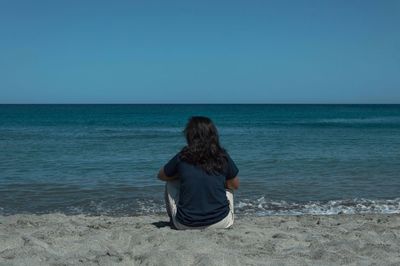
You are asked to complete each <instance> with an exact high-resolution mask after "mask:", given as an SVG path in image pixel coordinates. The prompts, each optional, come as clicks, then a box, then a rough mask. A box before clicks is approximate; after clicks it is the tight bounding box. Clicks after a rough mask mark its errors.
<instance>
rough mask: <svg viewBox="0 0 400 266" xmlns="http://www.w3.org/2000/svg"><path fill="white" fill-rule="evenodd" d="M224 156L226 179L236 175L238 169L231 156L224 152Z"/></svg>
mask: <svg viewBox="0 0 400 266" xmlns="http://www.w3.org/2000/svg"><path fill="white" fill-rule="evenodd" d="M226 157H227V159H228V165H227V170H226V175H225V177H226V180H229V179H233V178H235V177H236V176H237V174H238V173H239V169H238V168H237V166H236V164H235V162H234V161H233V160H232V158H231V157H230V156H229V154H228V153H227V154H226Z"/></svg>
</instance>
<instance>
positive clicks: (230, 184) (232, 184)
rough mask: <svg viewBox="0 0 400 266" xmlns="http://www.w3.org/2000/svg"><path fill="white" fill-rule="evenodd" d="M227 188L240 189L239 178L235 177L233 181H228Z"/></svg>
mask: <svg viewBox="0 0 400 266" xmlns="http://www.w3.org/2000/svg"><path fill="white" fill-rule="evenodd" d="M225 187H226V188H228V189H238V188H239V177H238V176H235V177H234V178H232V179H229V180H226V182H225Z"/></svg>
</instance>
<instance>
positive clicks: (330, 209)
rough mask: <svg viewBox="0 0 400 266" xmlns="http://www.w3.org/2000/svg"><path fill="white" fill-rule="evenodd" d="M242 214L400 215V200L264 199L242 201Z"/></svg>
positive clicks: (240, 207) (240, 206)
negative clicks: (307, 200) (303, 201)
mask: <svg viewBox="0 0 400 266" xmlns="http://www.w3.org/2000/svg"><path fill="white" fill-rule="evenodd" d="M235 210H236V212H237V213H240V214H255V215H258V216H268V215H305V214H312V215H336V214H372V213H374V214H394V213H400V198H396V199H392V200H370V199H352V200H330V201H310V202H306V203H295V202H292V203H290V202H286V201H271V200H266V199H265V198H264V197H261V198H258V199H256V200H241V201H239V203H238V204H237V206H236V208H235Z"/></svg>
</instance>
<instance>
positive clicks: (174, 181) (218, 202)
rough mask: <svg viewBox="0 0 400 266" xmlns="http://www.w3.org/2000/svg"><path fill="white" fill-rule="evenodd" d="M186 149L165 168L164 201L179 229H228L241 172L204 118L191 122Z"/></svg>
mask: <svg viewBox="0 0 400 266" xmlns="http://www.w3.org/2000/svg"><path fill="white" fill-rule="evenodd" d="M183 132H184V134H185V136H186V141H187V146H185V147H183V148H182V150H181V151H180V152H178V153H177V154H176V155H175V156H174V157H173V158H172V159H171V160H170V161H169V162H168V163H167V164H166V165H165V166H164V167H162V168H161V169H160V172H159V173H158V178H159V179H161V180H163V181H167V184H166V186H165V202H166V206H167V212H168V216H169V217H170V221H171V223H172V225H173V226H174V227H175V228H176V229H203V228H228V227H230V226H231V225H232V224H233V220H234V217H233V216H234V214H233V190H234V189H238V187H239V178H238V176H237V174H238V172H239V170H238V168H237V167H236V165H235V163H234V162H233V160H232V159H231V158H230V156H229V154H228V153H227V151H226V150H225V149H224V148H222V147H221V146H220V144H219V138H218V132H217V128H216V127H215V125H214V124H213V122H212V121H211V120H210V119H209V118H207V117H202V116H194V117H191V118H190V119H189V122H188V123H187V125H186V128H185V130H184V131H183Z"/></svg>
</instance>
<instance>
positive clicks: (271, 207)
mask: <svg viewBox="0 0 400 266" xmlns="http://www.w3.org/2000/svg"><path fill="white" fill-rule="evenodd" d="M165 212H166V209H165V204H164V202H163V201H162V200H160V199H158V200H156V199H137V200H134V201H132V202H130V203H127V202H125V203H119V204H116V203H115V202H114V203H111V202H108V201H90V202H89V204H83V205H70V206H66V207H64V208H56V209H46V210H43V209H42V210H32V211H29V210H11V209H8V208H2V207H0V215H12V214H19V213H25V214H44V213H65V214H68V215H75V214H85V215H94V216H96V215H107V216H137V215H152V214H165ZM398 213H400V198H396V199H390V200H389V199H388V200H370V199H352V200H330V201H325V202H323V201H310V202H306V203H298V202H286V201H272V200H267V199H265V198H264V197H261V198H258V199H255V200H247V199H241V200H239V201H238V202H237V203H235V214H236V215H238V216H244V215H250V216H252V215H254V216H280V215H338V214H398Z"/></svg>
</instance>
